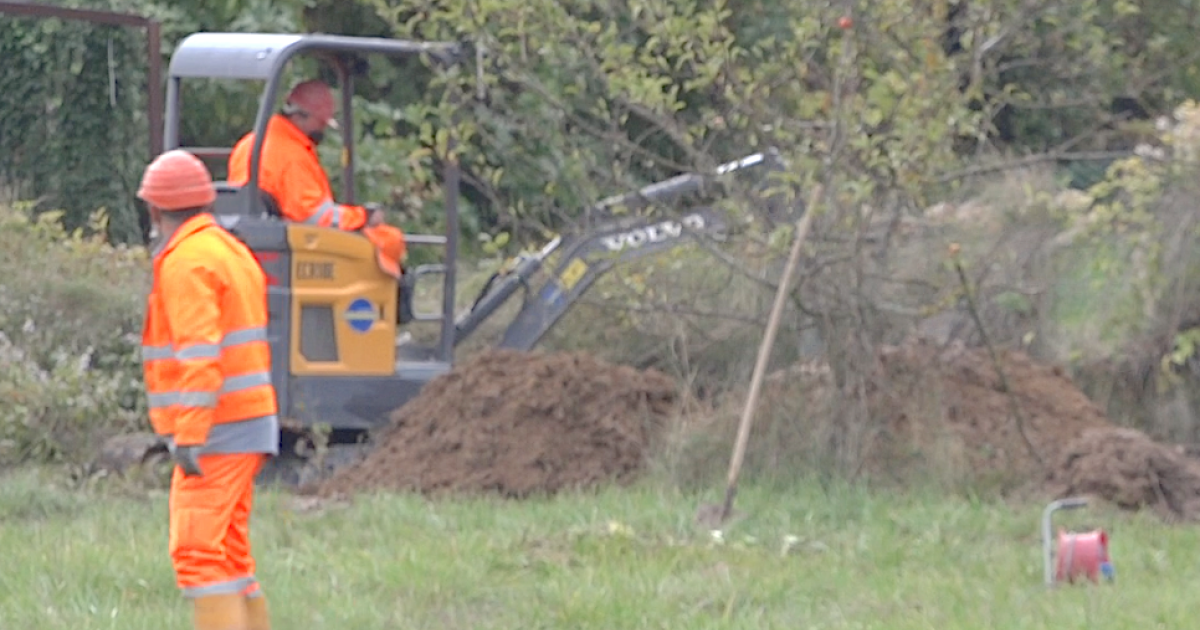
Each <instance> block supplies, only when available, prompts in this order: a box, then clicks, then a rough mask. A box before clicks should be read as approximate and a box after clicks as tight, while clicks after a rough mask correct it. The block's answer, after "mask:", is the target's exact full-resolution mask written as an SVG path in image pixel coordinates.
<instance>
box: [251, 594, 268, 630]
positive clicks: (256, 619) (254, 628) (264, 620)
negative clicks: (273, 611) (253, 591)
mask: <svg viewBox="0 0 1200 630" xmlns="http://www.w3.org/2000/svg"><path fill="white" fill-rule="evenodd" d="M246 609H247V610H248V611H249V613H248V618H249V621H248V623H247V624H246V630H271V615H270V613H269V612H268V610H267V596H266V595H263V594H262V591H259V593H258V594H257V595H255V596H253V597H247V598H246Z"/></svg>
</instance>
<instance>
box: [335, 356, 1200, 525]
mask: <svg viewBox="0 0 1200 630" xmlns="http://www.w3.org/2000/svg"><path fill="white" fill-rule="evenodd" d="M999 363H1000V367H1001V369H1002V370H1003V372H1004V377H1005V381H1006V383H1007V388H1006V387H1005V386H1004V385H1005V383H1004V382H1002V381H1001V379H1000V376H999V374H998V373H997V370H996V364H995V362H993V360H992V358H991V356H990V355H989V354H988V353H987V351H986V350H985V349H981V348H964V347H962V346H961V345H952V346H949V347H942V346H940V345H937V344H934V343H933V342H929V341H923V340H912V341H909V342H906V343H904V344H901V345H899V346H890V347H885V348H883V349H882V350H881V351H880V353H879V354H878V362H877V364H876V367H877V368H878V369H877V371H876V374H875V377H874V378H872V379H871V384H870V386H869V387H868V390H867V392H866V393H867V398H868V400H869V405H870V408H871V411H872V417H873V418H874V423H875V424H876V426H878V427H880V430H879V431H878V433H877V435H876V437H875V438H874V441H873V443H872V444H871V448H870V454H869V455H868V458H867V459H868V460H869V461H868V462H867V468H868V469H869V471H870V472H871V473H872V474H873V475H874V474H877V473H883V474H884V475H886V473H887V472H888V470H887V469H888V468H889V467H898V466H904V465H906V463H905V462H904V461H902V460H904V458H907V459H908V460H909V463H911V462H921V461H928V460H929V459H931V458H933V457H938V456H943V455H944V454H945V452H946V451H945V449H939V448H937V447H933V446H931V443H932V442H933V441H942V442H944V441H946V439H947V438H949V439H950V440H951V441H953V442H954V444H955V445H956V446H955V448H953V449H951V451H953V452H954V453H955V457H956V458H957V459H958V460H960V461H958V465H959V466H960V469H961V470H963V471H964V473H965V474H968V475H970V476H972V477H974V478H980V477H985V478H986V477H987V476H988V475H996V476H1004V477H1006V478H1008V479H1010V480H1015V484H1010V485H1009V487H1010V488H1015V489H1014V490H1012V492H1014V493H1015V494H1020V495H1025V496H1036V497H1040V498H1045V499H1050V498H1060V497H1066V496H1081V495H1082V496H1089V497H1092V498H1098V499H1103V500H1105V501H1109V502H1111V503H1113V504H1115V505H1117V506H1120V507H1122V508H1126V509H1149V510H1152V511H1154V512H1155V513H1157V514H1160V515H1162V516H1163V517H1164V518H1167V519H1174V520H1192V519H1196V518H1200V462H1198V461H1197V460H1196V459H1193V458H1192V457H1190V456H1189V455H1187V454H1185V453H1184V451H1183V449H1182V448H1181V447H1178V446H1174V445H1167V444H1161V443H1157V442H1155V441H1154V440H1152V439H1151V438H1149V437H1147V436H1146V435H1145V434H1143V433H1141V432H1139V431H1136V430H1133V429H1129V428H1123V427H1119V426H1117V425H1116V424H1115V423H1113V422H1111V421H1110V420H1109V418H1107V417H1106V416H1105V414H1104V412H1103V410H1102V409H1101V408H1100V407H1098V406H1097V405H1096V404H1095V403H1093V402H1092V401H1091V400H1089V399H1088V397H1087V396H1086V395H1085V394H1084V393H1083V392H1082V391H1081V390H1080V389H1079V388H1078V387H1077V386H1076V385H1075V384H1074V382H1073V381H1072V380H1071V378H1070V377H1069V376H1068V375H1067V374H1066V373H1065V372H1064V371H1063V370H1062V369H1061V368H1059V367H1056V366H1051V365H1045V364H1042V363H1039V362H1038V361H1036V360H1034V359H1032V358H1031V357H1030V356H1028V355H1027V354H1025V353H1023V352H1019V351H1001V352H1000V354H999ZM809 367H810V368H811V366H809ZM814 375H815V376H814ZM813 381H820V386H819V387H817V388H816V389H814V388H813V387H812V386H813V385H814V384H817V383H815V382H813ZM769 382H770V384H769V385H768V387H767V388H766V390H764V396H763V399H762V404H763V405H764V406H766V405H773V404H776V403H775V402H773V401H776V400H779V399H778V398H777V396H779V395H781V394H784V395H786V392H778V391H777V392H775V393H774V394H772V393H770V392H769V391H768V390H778V389H780V388H784V389H786V390H791V391H792V393H793V396H800V397H803V398H804V399H805V401H804V403H805V406H807V407H810V408H814V409H815V407H817V406H819V402H818V400H819V399H821V398H826V400H827V399H828V398H827V397H826V396H823V395H822V394H821V393H818V392H817V390H821V389H824V390H825V392H824V393H825V394H828V393H830V391H831V390H830V388H831V387H832V384H831V379H830V378H829V371H828V368H824V369H819V370H815V371H814V370H812V369H803V370H795V369H789V370H784V371H782V372H780V373H776V374H774V375H772V376H771V377H770V378H769ZM678 402H679V399H678V395H677V386H676V384H675V383H674V382H673V381H672V380H671V379H670V378H668V377H667V376H666V375H664V374H662V373H659V372H655V371H637V370H634V369H632V368H629V367H621V366H614V365H610V364H607V363H605V362H603V361H600V360H598V359H596V358H593V357H590V356H588V355H586V354H578V353H556V354H544V353H523V352H516V351H508V350H491V351H487V352H485V353H482V354H480V355H477V356H475V357H473V358H472V359H470V360H469V361H466V362H464V363H461V364H459V365H458V366H456V368H455V369H454V370H453V371H451V372H450V373H448V374H446V375H444V376H442V377H440V378H438V379H436V380H434V381H432V382H431V383H429V384H428V385H427V386H426V388H425V389H424V390H423V392H422V393H421V395H420V396H419V397H418V398H417V399H415V400H413V401H412V402H410V403H409V404H408V405H406V406H405V407H403V408H402V409H400V410H397V411H396V412H395V413H394V414H393V416H392V419H391V424H390V425H389V427H388V428H387V429H385V430H384V431H383V432H381V433H380V434H379V435H377V436H376V438H375V440H376V446H374V447H373V448H372V449H371V450H370V451H368V453H367V454H366V455H365V456H364V457H363V458H362V459H361V460H360V461H358V462H356V463H353V464H351V465H348V466H346V467H343V468H341V469H339V470H337V471H336V472H334V473H333V475H332V476H331V477H330V478H329V479H327V480H326V481H324V482H323V483H321V484H320V485H319V486H317V487H316V488H315V489H314V493H315V494H317V495H319V496H321V497H325V498H331V497H336V496H345V495H349V494H353V493H356V492H362V491H374V490H389V491H419V492H422V493H439V492H448V491H454V492H463V491H465V492H489V493H498V494H500V495H503V496H509V497H525V496H529V495H533V494H553V493H555V492H557V491H560V490H564V489H569V488H584V487H589V486H595V485H599V484H604V483H611V482H616V483H624V482H627V481H630V480H632V479H634V478H635V477H636V476H637V475H638V473H639V472H640V470H641V468H642V466H643V464H644V462H645V460H646V458H647V457H648V456H649V455H650V453H651V450H652V449H654V448H655V447H656V438H657V437H658V435H659V429H660V428H661V427H663V426H664V425H665V421H666V420H667V418H668V417H669V416H671V414H673V413H674V412H675V411H676V408H677V403H678Z"/></svg>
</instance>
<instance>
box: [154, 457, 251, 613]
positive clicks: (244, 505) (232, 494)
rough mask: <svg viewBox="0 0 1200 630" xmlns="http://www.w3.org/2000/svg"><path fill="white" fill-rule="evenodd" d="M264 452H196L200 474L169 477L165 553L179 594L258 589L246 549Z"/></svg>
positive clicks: (179, 472) (193, 595) (235, 591)
mask: <svg viewBox="0 0 1200 630" xmlns="http://www.w3.org/2000/svg"><path fill="white" fill-rule="evenodd" d="M266 458H267V455H265V454H263V453H236V454H228V455H226V454H211V455H201V456H200V469H201V470H202V471H203V472H204V476H203V477H186V476H184V474H183V470H182V469H181V468H179V467H178V466H176V467H175V473H174V475H173V476H172V477H171V495H170V499H169V502H170V503H169V504H170V544H169V548H170V554H171V564H172V565H173V566H174V568H175V581H176V584H177V585H178V586H179V588H180V589H181V590H182V591H183V595H184V597H202V596H207V595H224V594H230V593H243V594H247V595H248V594H251V593H254V592H256V591H257V590H258V580H256V579H255V577H254V567H255V565H254V556H252V555H251V553H250V509H251V507H252V504H253V497H254V477H255V475H257V474H258V471H259V469H260V468H261V467H262V465H263V462H264V461H266Z"/></svg>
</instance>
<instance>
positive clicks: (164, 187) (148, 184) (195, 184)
mask: <svg viewBox="0 0 1200 630" xmlns="http://www.w3.org/2000/svg"><path fill="white" fill-rule="evenodd" d="M137 196H138V199H141V200H142V201H145V202H146V203H148V204H150V205H152V206H154V207H156V208H159V209H161V210H165V211H168V212H169V211H172V210H188V209H191V208H203V207H205V206H207V205H209V204H211V203H212V202H213V201H215V200H216V198H217V191H216V189H215V188H213V181H212V174H211V173H209V172H208V167H207V166H205V165H204V162H201V161H200V158H198V157H196V156H194V155H192V154H191V153H188V152H187V151H184V150H183V149H173V150H171V151H167V152H166V153H163V154H162V155H159V156H158V157H156V158H154V161H153V162H151V163H150V165H149V166H147V167H146V171H145V173H143V174H142V185H141V187H140V188H138V191H137Z"/></svg>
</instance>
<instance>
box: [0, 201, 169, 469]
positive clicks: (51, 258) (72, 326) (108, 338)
mask: <svg viewBox="0 0 1200 630" xmlns="http://www.w3.org/2000/svg"><path fill="white" fill-rule="evenodd" d="M60 219H61V215H60V213H45V214H42V215H40V216H37V217H34V216H33V215H32V213H30V212H29V210H28V209H27V208H23V207H17V208H3V207H0V278H3V281H2V282H0V467H3V466H11V465H14V464H18V463H23V462H28V461H31V460H38V461H47V460H49V461H65V462H78V461H81V460H82V459H86V458H89V457H90V456H91V453H90V449H91V448H92V447H94V446H95V445H96V444H97V443H98V441H97V438H102V437H103V436H106V435H111V434H114V433H117V432H121V431H125V430H130V429H133V428H135V427H137V426H138V425H139V424H141V423H142V422H143V419H144V418H145V410H144V396H143V395H142V384H141V371H140V369H141V368H140V360H139V356H138V348H139V346H140V331H141V322H142V312H143V311H142V309H143V300H144V296H145V295H146V293H147V290H148V287H149V278H150V269H149V265H148V257H147V253H146V251H145V250H144V249H143V248H130V247H125V246H115V247H114V246H112V245H110V244H108V243H107V242H105V241H104V240H103V237H102V236H97V235H103V234H104V233H105V230H104V228H105V225H104V223H105V217H104V215H103V214H96V215H94V216H93V217H92V221H91V224H90V225H89V226H88V227H87V228H86V229H78V230H75V231H73V232H68V231H66V230H65V229H64V228H63V226H62V223H61V221H60Z"/></svg>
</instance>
